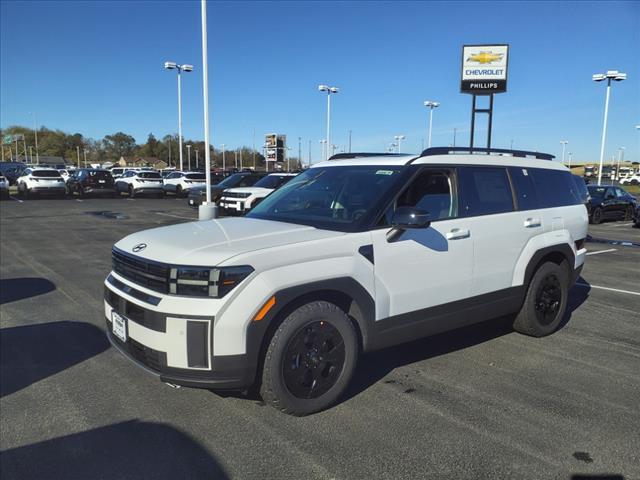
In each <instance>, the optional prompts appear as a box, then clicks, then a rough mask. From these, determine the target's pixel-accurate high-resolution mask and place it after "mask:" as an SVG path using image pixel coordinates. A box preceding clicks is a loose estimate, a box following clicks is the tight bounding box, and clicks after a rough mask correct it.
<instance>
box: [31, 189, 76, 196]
mask: <svg viewBox="0 0 640 480" xmlns="http://www.w3.org/2000/svg"><path fill="white" fill-rule="evenodd" d="M29 193H32V194H35V195H66V193H67V190H66V188H65V187H32V188H30V189H29Z"/></svg>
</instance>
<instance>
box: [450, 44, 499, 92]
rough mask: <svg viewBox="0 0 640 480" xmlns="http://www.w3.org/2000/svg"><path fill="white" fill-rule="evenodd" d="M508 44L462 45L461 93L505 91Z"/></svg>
mask: <svg viewBox="0 0 640 480" xmlns="http://www.w3.org/2000/svg"><path fill="white" fill-rule="evenodd" d="M508 60H509V45H464V46H463V47H462V83H461V84H460V91H461V92H462V93H472V94H474V95H489V94H491V93H502V92H506V91H507V63H508Z"/></svg>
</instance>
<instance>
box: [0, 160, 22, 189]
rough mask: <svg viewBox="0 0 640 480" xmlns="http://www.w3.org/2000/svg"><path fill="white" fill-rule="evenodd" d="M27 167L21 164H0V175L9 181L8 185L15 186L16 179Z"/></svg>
mask: <svg viewBox="0 0 640 480" xmlns="http://www.w3.org/2000/svg"><path fill="white" fill-rule="evenodd" d="M25 168H27V165H26V164H25V163H23V162H0V173H2V174H3V175H4V176H5V178H6V179H7V180H8V181H9V185H15V184H16V180H17V178H18V177H19V176H20V175H21V174H22V172H23V171H24V169H25Z"/></svg>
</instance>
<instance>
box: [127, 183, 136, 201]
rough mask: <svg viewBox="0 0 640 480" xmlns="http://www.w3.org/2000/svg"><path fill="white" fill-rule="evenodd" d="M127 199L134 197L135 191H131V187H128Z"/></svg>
mask: <svg viewBox="0 0 640 480" xmlns="http://www.w3.org/2000/svg"><path fill="white" fill-rule="evenodd" d="M128 191H129V198H135V196H136V191H135V190H134V189H133V185H129V189H128Z"/></svg>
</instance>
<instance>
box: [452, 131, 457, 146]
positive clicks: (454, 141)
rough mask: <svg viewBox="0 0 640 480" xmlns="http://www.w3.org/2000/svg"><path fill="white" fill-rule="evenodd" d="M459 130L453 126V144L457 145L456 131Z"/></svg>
mask: <svg viewBox="0 0 640 480" xmlns="http://www.w3.org/2000/svg"><path fill="white" fill-rule="evenodd" d="M457 132H458V129H457V128H455V127H454V128H453V146H454V147H455V146H456V133H457Z"/></svg>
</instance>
